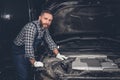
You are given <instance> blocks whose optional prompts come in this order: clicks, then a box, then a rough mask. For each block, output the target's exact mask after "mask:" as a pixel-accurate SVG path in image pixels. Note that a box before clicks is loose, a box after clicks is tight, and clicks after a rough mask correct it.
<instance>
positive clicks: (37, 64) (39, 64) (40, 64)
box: [33, 61, 44, 67]
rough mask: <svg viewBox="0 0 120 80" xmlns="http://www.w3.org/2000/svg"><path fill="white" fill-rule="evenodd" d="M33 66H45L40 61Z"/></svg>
mask: <svg viewBox="0 0 120 80" xmlns="http://www.w3.org/2000/svg"><path fill="white" fill-rule="evenodd" d="M33 65H34V67H43V66H44V64H43V63H42V62H40V61H35V62H34V64H33Z"/></svg>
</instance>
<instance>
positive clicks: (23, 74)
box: [13, 10, 67, 80]
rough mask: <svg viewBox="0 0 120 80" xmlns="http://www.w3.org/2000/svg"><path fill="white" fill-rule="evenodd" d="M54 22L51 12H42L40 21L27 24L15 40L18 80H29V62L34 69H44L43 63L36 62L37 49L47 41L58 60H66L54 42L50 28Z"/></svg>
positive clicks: (14, 48)
mask: <svg viewBox="0 0 120 80" xmlns="http://www.w3.org/2000/svg"><path fill="white" fill-rule="evenodd" d="M52 20H53V15H52V14H51V12H50V11H48V10H44V11H42V12H41V14H40V16H39V19H38V20H36V21H33V22H29V23H28V24H26V25H25V26H24V27H23V29H22V30H21V32H20V33H19V35H18V36H17V37H16V39H15V40H14V45H13V53H14V62H15V67H16V70H17V78H18V79H17V80H28V71H29V62H30V64H32V65H33V66H34V67H43V66H44V64H43V63H42V62H41V61H36V60H35V54H34V53H35V49H36V46H37V45H38V44H41V43H42V42H43V41H45V42H46V43H47V44H48V47H49V48H50V50H52V51H53V53H54V54H55V55H56V58H58V59H61V60H64V59H67V57H66V56H64V55H61V54H60V52H59V51H58V49H57V45H56V44H55V42H54V41H53V40H52V38H51V36H50V34H49V31H48V28H49V27H50V24H51V22H52Z"/></svg>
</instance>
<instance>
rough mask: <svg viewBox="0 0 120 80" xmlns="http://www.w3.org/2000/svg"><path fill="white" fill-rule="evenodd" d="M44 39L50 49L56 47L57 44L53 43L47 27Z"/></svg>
mask: <svg viewBox="0 0 120 80" xmlns="http://www.w3.org/2000/svg"><path fill="white" fill-rule="evenodd" d="M45 40H46V42H47V44H48V46H49V48H50V50H54V49H55V48H57V45H56V44H55V42H54V41H53V39H52V37H51V36H50V34H49V31H48V29H46V31H45Z"/></svg>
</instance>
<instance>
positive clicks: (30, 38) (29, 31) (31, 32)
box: [24, 23, 36, 58]
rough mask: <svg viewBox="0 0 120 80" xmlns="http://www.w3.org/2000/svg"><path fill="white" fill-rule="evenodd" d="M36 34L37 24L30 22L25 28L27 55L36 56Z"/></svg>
mask: <svg viewBox="0 0 120 80" xmlns="http://www.w3.org/2000/svg"><path fill="white" fill-rule="evenodd" d="M35 34H36V28H35V25H34V24H32V23H29V24H28V25H26V30H25V36H24V37H25V56H26V57H29V58H34V57H35V56H34V48H33V42H34V37H35Z"/></svg>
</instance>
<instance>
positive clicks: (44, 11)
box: [40, 10, 53, 15]
mask: <svg viewBox="0 0 120 80" xmlns="http://www.w3.org/2000/svg"><path fill="white" fill-rule="evenodd" d="M44 13H48V14H51V15H53V14H52V12H51V11H50V10H43V11H41V13H40V15H43V14H44Z"/></svg>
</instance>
